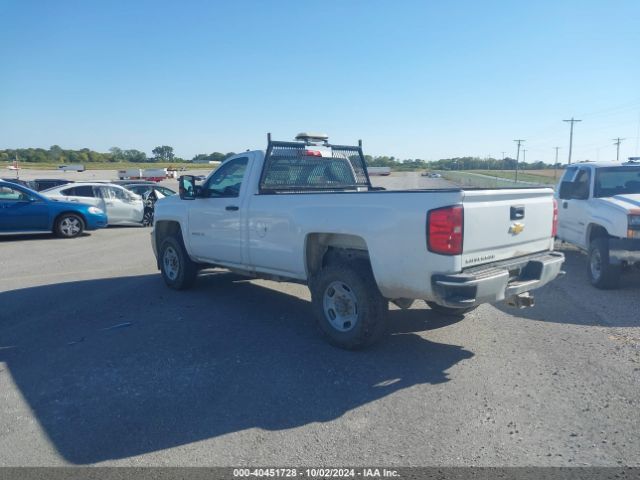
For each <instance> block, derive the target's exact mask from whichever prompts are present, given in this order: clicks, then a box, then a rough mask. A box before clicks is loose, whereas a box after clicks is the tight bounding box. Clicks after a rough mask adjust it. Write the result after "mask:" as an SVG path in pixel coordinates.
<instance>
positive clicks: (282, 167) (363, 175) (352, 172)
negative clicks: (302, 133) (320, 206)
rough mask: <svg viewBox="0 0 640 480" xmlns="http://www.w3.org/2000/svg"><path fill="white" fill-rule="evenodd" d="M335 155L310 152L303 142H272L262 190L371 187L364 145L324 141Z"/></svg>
mask: <svg viewBox="0 0 640 480" xmlns="http://www.w3.org/2000/svg"><path fill="white" fill-rule="evenodd" d="M327 147H330V148H331V157H327V156H324V157H317V156H309V155H307V154H306V150H307V149H309V150H313V146H307V145H306V144H305V143H303V142H275V141H274V142H270V143H269V147H268V148H267V154H266V157H265V162H264V167H263V170H262V176H261V178H260V193H295V192H308V191H342V190H361V189H367V190H368V189H369V188H370V187H371V183H370V181H369V176H368V175H367V171H366V167H365V163H364V157H363V155H362V150H361V149H360V147H352V146H342V145H324V146H323V149H326V148H327Z"/></svg>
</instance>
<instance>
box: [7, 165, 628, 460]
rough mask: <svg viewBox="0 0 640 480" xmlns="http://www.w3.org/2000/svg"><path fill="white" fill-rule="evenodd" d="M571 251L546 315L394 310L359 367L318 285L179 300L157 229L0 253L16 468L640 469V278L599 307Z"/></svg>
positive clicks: (252, 285)
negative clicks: (325, 314) (335, 329)
mask: <svg viewBox="0 0 640 480" xmlns="http://www.w3.org/2000/svg"><path fill="white" fill-rule="evenodd" d="M56 173H57V172H56ZM86 173H91V174H93V173H94V172H85V174H86ZM32 174H33V175H34V176H33V177H32V178H36V177H37V178H45V177H51V176H53V175H50V174H49V172H29V175H32ZM102 174H105V175H107V174H108V175H109V176H104V177H102V178H113V173H112V172H102V173H97V174H96V175H102ZM81 175H84V174H81ZM24 176H25V177H26V176H27V175H24ZM95 178H99V177H95ZM375 183H376V184H379V185H384V186H386V187H387V188H390V189H394V188H403V187H404V188H416V187H426V186H434V187H444V186H447V183H446V182H445V181H443V180H432V179H426V178H423V177H419V176H418V175H415V174H404V175H400V174H394V175H393V176H391V177H385V178H381V177H376V178H375ZM167 184H168V185H171V183H170V182H168V183H167ZM563 250H564V251H565V253H566V256H567V262H566V268H565V269H566V271H567V275H566V276H564V277H563V278H560V279H558V280H557V281H555V282H553V283H552V284H551V285H549V286H547V287H545V288H544V289H541V290H540V291H539V293H538V294H537V295H536V300H537V304H536V306H535V307H534V308H531V309H527V310H516V309H513V308H510V307H507V306H505V305H502V304H499V305H484V306H482V307H480V308H479V309H477V310H476V311H474V312H472V313H470V314H468V315H467V316H466V317H464V318H453V319H451V318H443V317H441V316H439V315H437V314H435V313H434V312H432V311H431V310H429V309H428V307H427V306H426V305H425V304H424V303H423V302H416V304H415V305H414V306H413V308H411V309H410V310H405V311H402V310H398V309H396V308H395V307H394V308H392V309H391V312H390V315H389V316H390V320H391V335H390V336H389V338H388V339H386V341H384V342H382V343H381V344H379V345H377V346H375V347H373V348H371V349H369V350H367V351H363V352H345V351H341V350H337V349H335V348H332V347H331V346H329V345H327V344H326V343H325V342H324V341H323V340H322V339H321V338H320V336H319V335H318V333H317V331H316V328H315V326H314V322H313V319H312V316H311V310H310V306H309V302H308V301H309V293H308V290H307V289H306V288H305V287H304V286H301V285H296V284H288V283H274V282H268V281H259V280H254V281H248V280H244V279H242V278H240V277H237V276H235V275H232V274H229V273H225V272H222V271H217V270H213V271H209V272H206V273H205V274H203V275H202V277H201V278H200V279H199V281H198V283H197V286H196V288H195V289H193V290H191V291H186V292H175V291H171V290H169V289H167V288H166V287H165V286H164V284H163V282H162V280H161V278H160V275H159V274H158V272H157V271H156V269H155V263H154V258H153V254H152V251H151V248H150V244H149V229H144V228H135V227H133V228H109V229H106V230H101V231H98V232H93V233H91V234H89V235H85V236H83V237H81V238H78V239H74V240H59V239H55V238H51V237H49V236H46V235H45V236H34V237H6V238H0V271H2V272H3V275H2V276H1V278H0V465H2V466H20V465H67V464H103V465H131V466H140V465H158V466H163V465H176V466H178V465H182V466H185V465H202V466H204V465H224V466H242V465H271V466H283V465H294V466H295V465H313V466H321V465H325V466H339V465H363V466H369V465H372V464H375V465H388V466H414V465H442V466H465V465H478V466H525V465H526V466H532V465H535V466H547V465H556V466H572V465H577V466H584V465H598V466H605V465H608V466H619V465H636V466H638V465H640V453H639V452H640V436H639V435H638V433H637V432H638V431H640V411H639V409H638V398H639V395H638V394H639V393H640V328H639V327H640V315H638V311H639V310H640V300H639V298H640V295H639V293H640V275H638V274H633V275H629V276H628V277H626V278H625V285H624V287H623V288H622V289H620V290H616V291H599V290H595V289H593V288H592V287H591V286H590V285H589V284H588V283H587V280H586V275H585V269H586V261H585V258H584V256H583V255H581V254H580V253H578V252H577V251H575V250H572V249H569V248H566V249H565V248H563Z"/></svg>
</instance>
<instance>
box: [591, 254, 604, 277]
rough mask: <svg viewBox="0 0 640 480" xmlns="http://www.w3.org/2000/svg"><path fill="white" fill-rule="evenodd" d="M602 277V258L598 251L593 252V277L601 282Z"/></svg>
mask: <svg viewBox="0 0 640 480" xmlns="http://www.w3.org/2000/svg"><path fill="white" fill-rule="evenodd" d="M601 275H602V257H601V256H600V252H599V251H598V250H593V251H592V252H591V276H592V277H593V279H594V280H596V281H597V280H599V279H600V276H601Z"/></svg>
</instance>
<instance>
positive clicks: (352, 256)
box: [305, 233, 371, 279]
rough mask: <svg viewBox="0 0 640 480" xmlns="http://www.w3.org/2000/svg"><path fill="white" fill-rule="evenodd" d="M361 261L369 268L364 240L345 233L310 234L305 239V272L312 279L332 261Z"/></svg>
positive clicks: (369, 262) (367, 250)
mask: <svg viewBox="0 0 640 480" xmlns="http://www.w3.org/2000/svg"><path fill="white" fill-rule="evenodd" d="M356 259H358V260H363V261H366V262H367V263H368V264H369V266H371V261H370V259H369V248H368V246H367V242H366V241H365V239H364V238H362V237H361V236H359V235H351V234H345V233H310V234H308V235H307V237H306V239H305V270H306V273H307V278H308V279H312V278H313V277H314V276H315V275H317V273H318V272H319V271H320V270H322V268H323V267H324V266H326V265H327V264H329V263H330V262H332V261H337V260H342V261H352V260H356Z"/></svg>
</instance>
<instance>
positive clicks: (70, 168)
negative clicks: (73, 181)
mask: <svg viewBox="0 0 640 480" xmlns="http://www.w3.org/2000/svg"><path fill="white" fill-rule="evenodd" d="M58 170H60V171H62V172H84V171H85V168H84V165H81V164H79V163H76V164H73V165H59V166H58Z"/></svg>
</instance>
